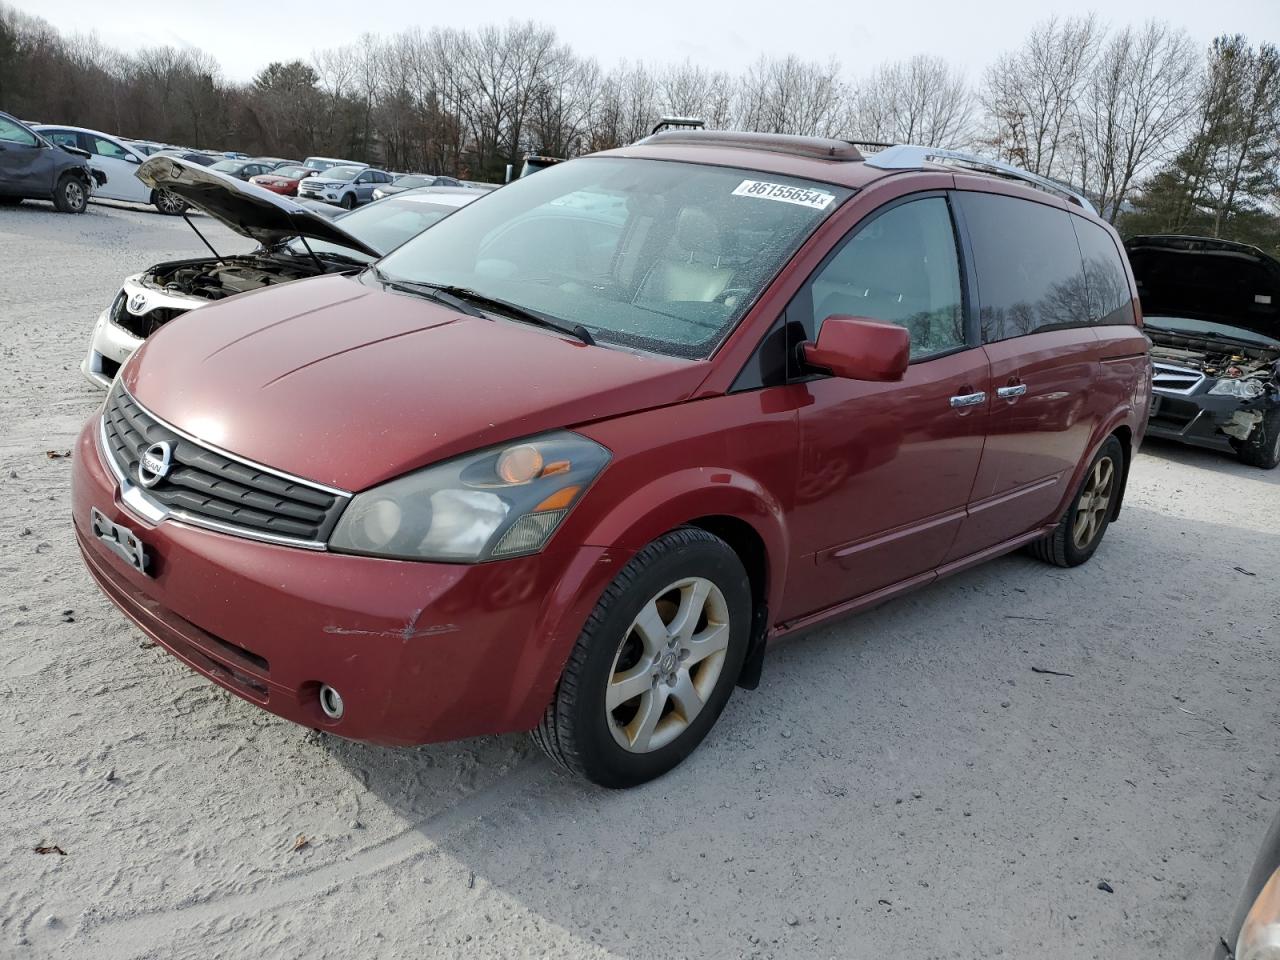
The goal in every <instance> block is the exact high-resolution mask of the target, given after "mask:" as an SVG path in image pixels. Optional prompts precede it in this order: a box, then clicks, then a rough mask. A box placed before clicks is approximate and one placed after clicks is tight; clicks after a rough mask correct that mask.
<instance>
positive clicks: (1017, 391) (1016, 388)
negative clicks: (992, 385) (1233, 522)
mask: <svg viewBox="0 0 1280 960" xmlns="http://www.w3.org/2000/svg"><path fill="white" fill-rule="evenodd" d="M1026 392H1027V385H1026V384H1025V383H1018V384H1014V385H1013V386H1012V387H1000V388H999V389H998V390H996V396H997V397H1000V398H1002V399H1004V400H1010V399H1012V398H1013V397H1020V396H1022V395H1023V394H1024V393H1026Z"/></svg>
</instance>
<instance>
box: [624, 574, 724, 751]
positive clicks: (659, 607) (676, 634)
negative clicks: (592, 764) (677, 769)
mask: <svg viewBox="0 0 1280 960" xmlns="http://www.w3.org/2000/svg"><path fill="white" fill-rule="evenodd" d="M728 648H729V607H728V604H727V603H726V602H725V598H724V594H723V593H721V592H720V588H719V587H717V586H716V585H715V584H714V583H712V582H711V581H710V580H706V579H704V578H702V577H689V578H686V579H683V580H678V581H676V582H675V583H673V584H671V585H670V586H668V587H665V588H664V589H663V590H661V591H660V592H659V593H658V594H657V595H656V596H654V597H653V598H652V599H650V600H649V601H648V602H647V603H646V604H645V605H644V606H643V607H641V608H640V612H639V613H638V614H636V617H635V619H634V620H633V621H632V623H631V626H630V627H629V628H628V629H627V632H626V634H625V635H624V636H623V638H622V643H621V644H619V646H618V652H617V653H616V654H615V655H614V658H613V669H612V670H611V671H610V674H609V681H608V686H607V688H606V690H605V711H606V713H607V716H608V722H609V729H610V731H611V732H612V733H613V738H614V740H615V741H616V742H617V744H618V746H620V747H622V748H623V749H624V750H627V751H630V752H631V753H650V752H652V751H654V750H658V749H661V748H662V747H664V746H666V745H667V744H669V743H671V742H672V741H673V740H675V739H676V738H677V737H678V736H680V734H682V733H683V732H684V731H685V730H686V729H688V727H689V725H690V724H691V723H692V722H693V721H694V718H696V717H697V716H698V714H699V713H701V712H702V708H703V706H704V705H705V704H706V702H707V700H708V699H709V698H710V697H711V694H712V692H713V691H714V690H715V687H716V681H717V680H719V678H720V673H721V671H722V670H723V669H724V663H725V655H726V652H727V650H728Z"/></svg>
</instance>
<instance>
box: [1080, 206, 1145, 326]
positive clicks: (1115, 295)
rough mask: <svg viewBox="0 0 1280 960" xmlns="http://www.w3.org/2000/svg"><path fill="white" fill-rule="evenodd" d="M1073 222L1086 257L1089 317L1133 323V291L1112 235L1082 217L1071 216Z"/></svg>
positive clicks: (1096, 320) (1096, 319)
mask: <svg viewBox="0 0 1280 960" xmlns="http://www.w3.org/2000/svg"><path fill="white" fill-rule="evenodd" d="M1071 224H1072V226H1074V227H1075V228H1076V239H1077V240H1078V241H1080V254H1081V255H1082V256H1083V257H1084V276H1085V281H1086V283H1087V284H1088V287H1089V319H1090V320H1092V321H1093V322H1094V323H1133V294H1132V292H1131V291H1130V290H1129V278H1128V276H1127V275H1126V274H1125V270H1124V263H1123V262H1122V261H1121V259H1120V251H1119V250H1118V249H1117V248H1116V243H1115V241H1114V240H1112V239H1111V234H1109V233H1107V231H1106V230H1104V229H1103V228H1102V227H1100V226H1098V225H1097V224H1096V223H1093V222H1091V221H1089V220H1086V219H1084V218H1083V217H1072V218H1071Z"/></svg>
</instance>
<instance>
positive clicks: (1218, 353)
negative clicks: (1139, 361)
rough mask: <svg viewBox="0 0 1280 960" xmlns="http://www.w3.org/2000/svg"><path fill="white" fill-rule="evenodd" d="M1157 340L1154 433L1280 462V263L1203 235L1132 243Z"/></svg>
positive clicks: (1251, 459)
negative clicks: (1202, 236)
mask: <svg viewBox="0 0 1280 960" xmlns="http://www.w3.org/2000/svg"><path fill="white" fill-rule="evenodd" d="M1125 247H1126V249H1127V251H1128V253H1129V259H1130V262H1131V264H1132V266H1133V272H1134V277H1135V279H1136V280H1137V282H1138V291H1139V294H1140V296H1141V299H1142V307H1143V313H1144V330H1145V332H1146V334H1147V336H1148V338H1149V339H1150V340H1151V343H1152V347H1151V359H1152V364H1153V402H1152V408H1151V419H1150V422H1149V423H1148V427H1147V432H1148V434H1149V435H1150V436H1155V437H1163V438H1166V439H1170V440H1178V441H1181V442H1183V443H1189V444H1194V445H1196V446H1201V447H1208V448H1210V449H1215V450H1221V451H1224V452H1232V453H1235V454H1236V456H1237V457H1239V459H1240V460H1241V461H1242V462H1243V463H1246V464H1250V465H1252V466H1257V467H1262V468H1265V469H1272V468H1274V467H1276V466H1277V464H1280V262H1278V261H1276V260H1275V259H1274V258H1272V257H1270V256H1268V255H1267V254H1266V253H1264V252H1263V251H1261V250H1259V249H1258V248H1256V247H1251V246H1248V245H1246V244H1241V243H1233V242H1230V241H1224V240H1216V239H1210V238H1201V237H1180V236H1151V237H1133V238H1130V239H1129V240H1128V241H1126V243H1125Z"/></svg>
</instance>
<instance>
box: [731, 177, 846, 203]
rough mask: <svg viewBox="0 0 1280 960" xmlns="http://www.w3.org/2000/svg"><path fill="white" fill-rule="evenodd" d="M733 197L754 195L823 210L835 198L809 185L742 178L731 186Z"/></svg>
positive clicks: (759, 197) (762, 198)
mask: <svg viewBox="0 0 1280 960" xmlns="http://www.w3.org/2000/svg"><path fill="white" fill-rule="evenodd" d="M733 195H734V196H735V197H756V198H757V199H760V200H780V201H782V202H783V203H794V204H798V205H799V206H802V207H812V208H813V209H814V210H825V209H827V205H828V204H830V203H831V201H832V200H834V199H835V195H834V194H830V193H826V192H824V191H822V190H813V189H810V188H809V187H792V186H788V185H787V184H785V183H769V182H768V181H767V180H743V181H742V182H741V183H740V184H738V185H737V186H736V187H734V188H733Z"/></svg>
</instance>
